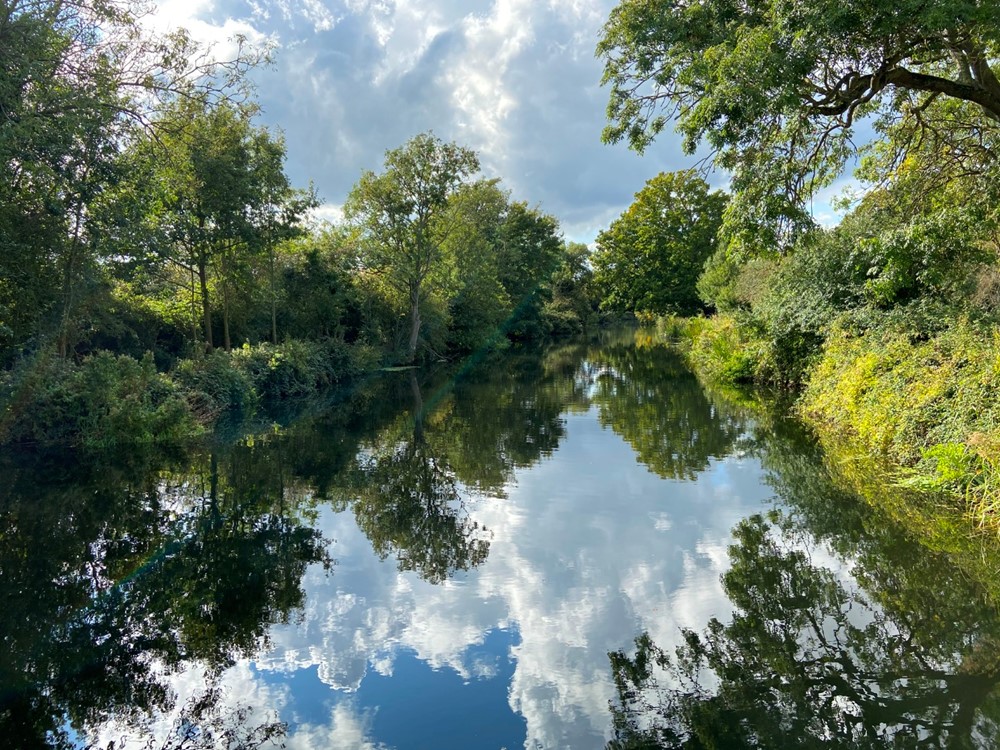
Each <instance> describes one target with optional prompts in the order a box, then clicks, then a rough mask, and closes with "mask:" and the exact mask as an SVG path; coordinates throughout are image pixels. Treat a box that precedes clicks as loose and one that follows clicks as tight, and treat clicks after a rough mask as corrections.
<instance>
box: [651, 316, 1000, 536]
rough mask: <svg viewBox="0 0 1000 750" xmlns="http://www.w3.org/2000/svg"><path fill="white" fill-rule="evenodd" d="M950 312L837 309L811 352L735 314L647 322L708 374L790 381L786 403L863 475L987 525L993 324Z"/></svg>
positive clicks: (997, 375)
mask: <svg viewBox="0 0 1000 750" xmlns="http://www.w3.org/2000/svg"><path fill="white" fill-rule="evenodd" d="M947 322H950V325H945V324H942V325H938V326H937V327H931V328H929V329H927V330H928V332H927V333H921V334H920V335H916V334H914V333H913V329H912V327H909V326H906V325H897V324H894V323H893V321H892V320H891V319H888V320H885V321H882V322H881V324H880V325H876V326H869V327H864V328H862V327H859V326H855V325H851V323H850V322H849V321H848V320H846V319H845V320H843V321H840V322H839V323H837V324H835V325H833V326H831V327H830V329H829V330H828V331H827V335H826V337H825V339H824V341H823V342H822V345H821V346H817V347H815V351H814V353H812V354H810V355H809V356H801V354H800V352H797V351H796V350H795V347H788V346H786V347H785V348H784V349H782V348H780V347H778V346H775V344H774V342H773V341H772V340H769V339H768V338H767V337H765V336H763V335H760V334H757V333H756V332H755V330H754V329H753V327H752V326H750V325H746V324H743V323H741V321H740V320H739V319H738V318H736V317H734V316H727V315H719V316H716V317H714V318H688V319H682V318H661V319H660V320H658V321H657V323H656V332H657V335H658V336H659V337H660V338H662V339H664V340H669V341H671V342H673V343H675V344H678V345H680V347H681V348H682V349H683V351H684V352H685V353H686V356H687V357H688V359H689V361H690V363H691V365H692V366H693V367H694V368H695V369H696V371H697V372H699V374H700V375H701V376H702V377H704V378H706V379H707V380H709V381H711V382H718V383H726V384H757V385H761V384H764V385H770V386H780V387H782V388H783V389H785V390H788V391H791V392H792V393H793V395H794V398H795V400H794V405H793V407H792V408H793V410H794V412H795V413H796V414H797V415H798V416H799V417H801V418H802V419H804V420H805V421H806V423H808V424H809V425H810V426H811V427H812V428H813V429H814V430H815V431H816V433H817V435H818V437H819V439H820V442H821V443H822V444H823V446H824V448H825V449H827V450H828V451H829V452H830V454H831V455H835V456H839V457H840V458H841V460H844V458H845V456H856V457H857V462H859V463H864V464H866V465H867V466H868V469H867V471H866V472H865V474H866V475H867V477H868V479H869V481H871V482H872V484H871V486H873V487H878V488H881V487H886V486H887V487H889V488H891V489H892V492H890V493H889V494H892V495H899V493H900V492H904V491H906V492H914V493H918V494H921V495H927V496H930V497H933V498H934V501H933V503H934V504H935V505H936V506H938V507H940V508H942V509H947V514H946V515H947V516H948V518H949V519H950V520H948V521H947V522H946V523H947V524H952V523H954V522H955V519H956V518H959V517H960V518H961V519H963V523H964V525H965V526H966V529H967V531H968V532H969V533H972V532H973V531H974V530H975V529H981V530H989V531H990V532H992V533H993V534H996V533H998V532H1000V512H998V511H1000V401H998V399H997V393H998V392H1000V390H998V389H1000V327H998V326H997V325H995V324H990V323H983V322H977V321H975V320H972V319H970V318H968V317H961V318H956V319H954V320H951V321H947ZM852 461H853V459H852ZM876 467H877V468H876ZM875 475H880V478H879V479H877V480H876V479H874V476H875ZM856 484H859V485H861V486H859V487H858V489H860V490H862V494H865V495H869V494H871V493H870V491H869V490H868V489H867V488H866V486H864V485H865V483H864V482H861V483H856ZM935 517H936V516H935ZM938 522H939V521H935V522H934V523H938Z"/></svg>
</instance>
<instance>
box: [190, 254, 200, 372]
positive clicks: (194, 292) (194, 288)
mask: <svg viewBox="0 0 1000 750" xmlns="http://www.w3.org/2000/svg"><path fill="white" fill-rule="evenodd" d="M191 348H192V350H193V351H194V353H195V355H196V356H197V355H198V354H200V350H201V347H199V346H198V283H197V282H196V281H195V278H194V258H192V259H191Z"/></svg>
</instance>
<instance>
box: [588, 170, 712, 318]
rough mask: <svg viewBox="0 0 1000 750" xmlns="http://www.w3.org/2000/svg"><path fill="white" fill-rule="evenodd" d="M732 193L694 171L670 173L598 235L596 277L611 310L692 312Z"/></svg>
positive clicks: (654, 182)
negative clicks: (711, 184)
mask: <svg viewBox="0 0 1000 750" xmlns="http://www.w3.org/2000/svg"><path fill="white" fill-rule="evenodd" d="M725 204H726V198H725V196H724V195H723V194H722V193H721V192H718V191H716V192H713V193H710V192H709V189H708V184H707V183H706V182H705V181H704V180H702V179H701V178H700V177H698V176H697V175H696V174H695V173H694V172H693V171H688V172H672V173H663V174H660V175H658V176H657V177H654V178H653V179H651V180H649V182H647V183H646V186H645V187H644V188H643V189H642V190H640V191H639V192H638V193H636V195H635V201H634V202H633V203H632V205H631V206H630V207H629V208H628V210H627V211H626V212H625V213H623V214H622V215H621V216H620V217H619V218H618V219H616V220H615V221H614V222H612V224H611V226H610V227H609V228H608V229H607V230H605V231H603V232H601V233H600V234H599V235H598V237H597V252H595V253H594V257H593V263H594V283H595V284H596V285H597V287H598V288H599V289H600V293H601V295H602V301H601V305H602V307H604V308H606V309H609V310H621V311H627V312H634V313H653V314H658V315H663V314H666V313H679V314H688V315H689V314H692V313H695V312H697V311H698V310H699V309H701V303H700V301H699V299H698V293H697V290H696V283H697V280H698V277H699V276H700V275H701V272H702V268H703V267H704V265H705V261H706V260H708V258H709V257H710V256H711V255H712V253H713V251H714V249H715V246H716V234H717V233H718V229H719V226H720V224H721V221H722V211H723V209H724V207H725Z"/></svg>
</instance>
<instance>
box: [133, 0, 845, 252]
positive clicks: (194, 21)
mask: <svg viewBox="0 0 1000 750" xmlns="http://www.w3.org/2000/svg"><path fill="white" fill-rule="evenodd" d="M156 5H157V10H156V13H155V16H154V18H153V19H152V20H151V21H150V23H151V24H153V25H154V26H156V27H159V28H160V29H166V28H173V27H178V26H182V27H184V28H187V29H188V31H189V32H191V34H192V35H193V36H194V37H195V38H196V39H198V40H199V41H202V42H205V43H208V44H211V43H214V44H215V45H216V50H218V51H219V53H220V54H221V53H224V52H225V49H226V47H227V46H229V45H230V44H231V40H232V39H233V37H234V36H235V35H236V34H242V35H244V36H246V37H247V38H248V39H249V40H251V41H254V42H257V43H264V42H270V43H271V44H273V45H274V47H275V62H274V65H273V66H272V67H270V68H269V69H263V70H258V71H256V72H255V73H254V76H253V77H254V79H255V82H256V84H257V87H258V98H259V102H260V104H261V106H262V114H261V119H260V121H261V123H262V124H264V125H266V126H268V127H269V128H276V129H280V130H281V131H283V132H284V134H285V137H286V143H287V162H286V171H287V172H288V175H289V177H290V178H291V180H292V182H293V184H295V185H296V186H299V187H305V186H306V185H308V184H309V183H312V184H313V185H314V186H315V188H316V191H317V193H318V196H319V198H320V200H321V201H322V203H323V206H322V207H321V209H320V210H319V211H318V216H319V217H320V218H325V219H330V220H337V219H338V218H340V207H341V206H342V204H343V202H344V200H345V198H346V196H347V193H348V191H349V190H350V188H351V186H352V185H353V184H354V183H355V182H356V181H357V180H358V178H359V177H360V175H361V172H362V170H366V169H370V170H374V171H376V172H378V171H380V170H381V168H382V162H383V157H384V155H385V152H386V151H387V150H388V149H392V148H396V147H397V146H400V145H402V144H404V143H405V142H406V141H407V140H409V139H410V138H412V137H413V136H415V135H417V134H418V133H422V132H425V131H432V132H433V133H434V134H435V135H436V136H438V137H439V138H441V139H443V140H446V141H455V142H457V143H459V144H461V145H463V146H467V147H469V148H472V149H473V150H475V151H476V152H477V153H478V154H479V156H480V160H481V163H482V165H483V173H484V175H485V176H487V177H499V178H501V180H502V182H503V185H504V186H505V187H506V188H507V189H508V190H510V192H511V195H512V198H513V199H514V200H523V201H527V202H528V203H529V204H530V205H532V206H537V207H538V208H540V209H541V210H542V211H544V212H545V213H548V214H551V215H553V216H555V217H556V218H557V219H558V220H559V222H560V226H561V228H562V231H563V233H564V235H565V237H566V239H567V240H573V241H578V242H587V243H591V242H592V241H593V240H594V238H595V237H596V235H597V233H598V232H599V231H601V230H602V229H604V228H606V227H607V226H608V225H609V224H610V222H611V221H613V220H614V219H615V218H617V216H618V215H620V214H621V213H622V211H624V210H625V209H626V208H627V207H628V205H629V204H630V203H631V202H632V199H633V197H634V194H635V193H636V192H638V191H639V190H640V189H641V188H642V186H643V185H644V184H645V182H646V181H647V180H648V179H650V178H652V177H654V176H656V175H657V174H659V173H660V172H662V171H672V170H677V169H686V168H689V167H692V166H695V164H696V162H697V159H696V157H690V156H685V155H684V154H683V151H682V149H681V147H680V138H679V137H678V136H677V135H676V134H675V133H673V132H670V131H666V132H664V133H662V134H661V135H660V136H659V138H658V139H657V141H656V142H655V143H654V144H653V145H652V146H651V147H650V148H649V149H647V151H646V153H645V154H643V155H642V156H639V155H637V154H635V153H633V152H631V151H629V150H628V148H627V147H626V146H625V145H623V144H618V145H607V144H604V143H602V142H601V130H602V129H603V127H604V124H605V115H604V111H605V106H606V104H607V89H604V88H602V87H601V85H600V79H601V73H602V64H601V61H600V60H599V59H598V58H596V57H595V55H594V49H595V47H596V45H597V41H598V39H599V37H600V34H601V28H602V26H603V24H604V22H605V21H606V19H607V17H608V14H609V13H610V11H611V9H612V8H613V7H614V6H615V5H616V2H615V1H614V0H297V1H296V0H159V2H157V3H156ZM709 181H710V182H711V183H713V184H714V185H715V186H722V185H724V184H725V181H726V180H725V175H719V174H716V175H712V176H710V178H709ZM835 192H836V191H830V194H829V195H830V196H832V195H833V194H834V193H835ZM828 197H829V196H828ZM814 211H815V213H816V216H817V218H818V219H819V220H820V222H821V223H829V222H830V221H831V220H832V213H831V212H830V211H829V208H828V206H827V204H826V200H825V198H824V199H823V200H821V201H820V202H819V203H818V204H817V205H815V206H814Z"/></svg>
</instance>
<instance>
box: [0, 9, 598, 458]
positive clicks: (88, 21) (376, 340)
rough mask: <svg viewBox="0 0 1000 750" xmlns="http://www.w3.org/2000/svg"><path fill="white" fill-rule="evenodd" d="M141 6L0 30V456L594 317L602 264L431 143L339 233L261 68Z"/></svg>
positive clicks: (209, 417)
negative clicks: (273, 122)
mask: <svg viewBox="0 0 1000 750" xmlns="http://www.w3.org/2000/svg"><path fill="white" fill-rule="evenodd" d="M138 12H139V11H138V10H137V8H136V7H134V6H133V5H132V4H130V3H127V2H110V3H99V4H91V3H81V4H77V3H50V2H38V3H30V4H23V5H15V6H12V7H11V8H8V9H7V10H6V11H3V13H2V14H0V40H3V47H4V50H5V57H6V58H7V61H8V63H7V64H5V66H4V69H3V71H2V72H0V111H2V118H3V119H2V127H3V133H4V135H3V138H2V139H0V165H2V166H0V169H2V170H3V179H2V180H0V248H2V253H0V367H2V368H3V369H2V372H0V443H6V444H13V443H16V444H26V445H46V444H60V445H61V444H65V443H69V444H73V445H77V446H85V447H98V446H114V445H119V444H124V443H134V442H170V441H174V440H179V439H184V438H185V437H188V436H191V435H195V434H197V433H199V432H201V431H203V430H204V429H205V428H206V426H208V425H210V424H211V423H212V422H213V420H214V419H215V418H217V417H218V416H219V415H221V414H223V413H225V412H227V411H232V410H242V411H249V410H252V409H253V408H256V407H257V406H258V405H260V404H266V403H268V402H275V401H279V400H281V399H286V398H294V397H301V396H305V395H309V394H311V393H315V392H317V391H319V390H322V389H324V388H328V387H330V386H335V385H342V384H344V383H345V382H346V381H348V380H350V379H351V378H355V377H357V376H359V375H361V374H362V373H365V372H370V371H372V370H375V369H377V368H378V367H380V366H384V365H389V364H413V363H419V362H421V361H426V360H428V359H440V358H443V357H444V358H447V357H453V356H458V355H461V354H463V353H465V352H469V351H474V350H478V349H482V348H496V347H502V346H506V345H508V344H509V342H511V341H527V340H540V339H544V338H546V337H548V336H550V335H563V334H572V333H578V332H580V331H582V330H583V329H584V328H585V327H586V326H589V325H591V324H592V322H593V320H594V318H595V311H594V309H593V306H592V305H591V304H590V302H589V292H588V288H589V278H590V275H591V271H590V267H589V265H588V263H587V262H586V248H585V247H583V246H579V245H572V244H569V243H566V242H565V241H564V240H563V239H562V237H561V235H560V232H559V227H558V223H557V222H556V220H555V219H554V218H553V217H551V216H548V215H546V214H545V213H543V212H542V211H541V210H539V209H538V208H536V207H533V206H529V205H528V204H526V203H525V202H523V201H518V200H516V199H515V198H514V197H513V196H512V195H511V194H510V192H509V191H508V190H506V189H505V188H504V187H503V186H502V184H501V183H500V181H499V180H498V179H488V178H487V177H485V176H483V175H482V174H481V173H480V170H479V163H478V158H477V156H476V154H474V153H473V152H471V151H469V150H468V149H465V148H463V147H461V146H459V145H457V144H453V143H446V142H444V141H442V140H441V139H439V138H437V137H435V136H434V135H432V134H429V133H427V134H422V135H418V136H416V137H415V138H413V139H412V140H410V141H409V142H407V143H406V144H404V145H402V146H400V147H399V148H397V149H394V150H391V151H389V152H388V153H387V154H386V160H385V165H384V167H385V168H384V170H383V171H382V172H381V173H380V174H376V173H374V172H365V173H364V174H362V175H360V177H359V180H358V183H357V185H356V187H355V189H354V191H353V192H352V193H351V196H350V198H349V200H348V202H347V205H346V207H345V213H346V215H347V219H346V220H345V221H344V222H342V223H340V224H337V225H330V224H321V223H317V222H316V221H313V220H311V219H310V216H311V212H312V210H313V209H315V208H316V207H317V206H318V205H319V201H320V197H319V196H317V195H316V194H315V192H314V191H313V190H312V189H311V188H310V187H295V186H293V185H292V184H291V183H290V181H289V179H288V177H287V175H286V174H285V171H284V159H285V144H284V141H283V139H282V136H281V134H280V133H278V132H274V131H271V130H268V129H267V128H264V127H262V126H261V125H259V124H257V106H256V105H255V103H254V99H253V90H252V86H251V84H250V79H249V77H248V76H249V74H250V72H251V71H253V70H254V68H255V67H257V66H259V65H261V64H263V63H265V62H266V61H267V58H268V54H269V51H268V50H267V49H266V48H257V49H254V48H251V46H250V45H248V44H246V43H240V44H239V45H238V47H237V49H236V51H235V53H234V55H233V56H232V58H230V59H216V58H214V57H213V54H212V51H211V50H207V49H203V48H200V47H198V45H196V44H195V43H194V42H193V41H192V40H191V39H190V38H189V37H188V36H187V35H186V34H184V33H183V32H177V33H173V34H169V35H156V34H154V33H152V32H149V31H147V29H146V26H145V25H144V24H143V23H142V19H141V18H140V17H139V16H138V15H136V13H138Z"/></svg>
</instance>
